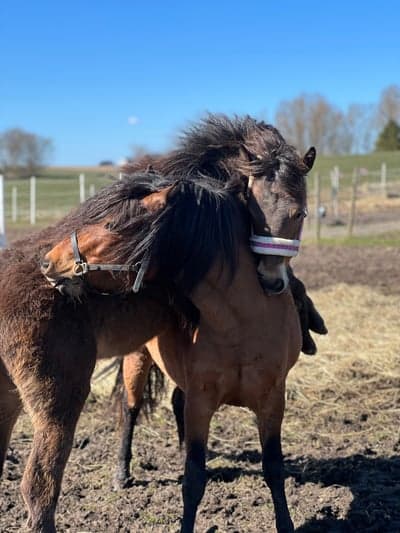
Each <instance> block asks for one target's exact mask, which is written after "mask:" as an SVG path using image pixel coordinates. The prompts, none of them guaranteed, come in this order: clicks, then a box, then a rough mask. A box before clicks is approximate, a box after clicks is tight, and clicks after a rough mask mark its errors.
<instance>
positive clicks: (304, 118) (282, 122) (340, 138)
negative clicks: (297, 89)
mask: <svg viewBox="0 0 400 533" xmlns="http://www.w3.org/2000/svg"><path fill="white" fill-rule="evenodd" d="M275 120H276V124H277V127H278V128H279V129H280V130H281V132H282V134H283V135H284V136H285V137H286V138H287V140H288V141H289V142H291V143H293V144H294V145H295V146H296V148H298V150H299V151H300V152H302V153H304V152H305V151H306V150H307V149H308V148H309V147H310V146H316V148H317V151H318V152H319V153H322V154H332V153H345V152H349V151H350V148H351V146H350V145H351V142H350V140H349V132H348V129H347V126H346V121H345V119H344V115H343V113H342V112H341V111H340V110H339V109H337V108H336V107H335V106H334V105H332V104H331V103H330V102H328V101H327V100H326V99H325V98H324V97H323V96H321V95H318V94H317V95H308V94H302V95H300V96H298V97H297V98H295V99H294V100H289V101H283V102H281V103H280V104H279V106H278V110H277V113H276V117H275Z"/></svg>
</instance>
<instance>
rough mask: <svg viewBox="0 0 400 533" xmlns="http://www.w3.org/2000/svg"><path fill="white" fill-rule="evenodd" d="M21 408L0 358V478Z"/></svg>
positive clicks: (16, 392)
mask: <svg viewBox="0 0 400 533" xmlns="http://www.w3.org/2000/svg"><path fill="white" fill-rule="evenodd" d="M21 409H22V404H21V400H20V398H19V394H18V391H17V389H16V388H15V385H14V384H13V382H12V381H11V379H10V378H9V377H8V374H7V371H6V369H5V367H4V365H3V363H2V361H1V360H0V478H1V475H2V473H3V466H4V461H5V459H6V454H7V448H8V444H9V442H10V437H11V432H12V430H13V427H14V425H15V422H16V421H17V418H18V415H19V413H20V412H21Z"/></svg>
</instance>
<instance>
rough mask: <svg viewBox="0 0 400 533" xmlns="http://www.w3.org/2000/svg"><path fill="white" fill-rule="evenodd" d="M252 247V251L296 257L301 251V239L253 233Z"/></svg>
mask: <svg viewBox="0 0 400 533" xmlns="http://www.w3.org/2000/svg"><path fill="white" fill-rule="evenodd" d="M250 248H251V251H252V252H254V253H256V254H260V255H280V256H283V257H294V256H296V255H297V254H298V253H299V248H300V240H299V239H282V238H280V237H265V236H264V235H251V237H250Z"/></svg>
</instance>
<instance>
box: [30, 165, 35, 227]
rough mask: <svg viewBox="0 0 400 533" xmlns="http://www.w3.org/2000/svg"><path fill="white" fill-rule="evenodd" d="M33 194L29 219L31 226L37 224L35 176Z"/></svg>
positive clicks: (32, 178)
mask: <svg viewBox="0 0 400 533" xmlns="http://www.w3.org/2000/svg"><path fill="white" fill-rule="evenodd" d="M30 181H31V183H30V184H31V194H30V213H29V215H30V216H29V219H30V223H31V225H32V226H33V225H35V224H36V178H35V176H32V177H31V180H30Z"/></svg>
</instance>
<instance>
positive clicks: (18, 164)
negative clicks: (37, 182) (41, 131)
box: [0, 128, 53, 177]
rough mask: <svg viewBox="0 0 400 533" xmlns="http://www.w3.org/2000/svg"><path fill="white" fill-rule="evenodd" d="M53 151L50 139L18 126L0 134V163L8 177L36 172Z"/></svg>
mask: <svg viewBox="0 0 400 533" xmlns="http://www.w3.org/2000/svg"><path fill="white" fill-rule="evenodd" d="M52 151H53V143H52V141H51V139H48V138H45V137H41V136H40V135H36V134H35V133H30V132H27V131H24V130H22V129H19V128H13V129H10V130H7V131H5V132H4V133H3V134H1V135H0V165H1V167H2V169H3V172H4V173H5V174H6V175H7V176H8V177H20V176H29V175H32V174H35V173H37V172H38V171H39V170H40V169H41V168H42V167H43V166H44V165H45V164H46V163H47V161H48V158H49V157H50V155H51V153H52Z"/></svg>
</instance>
